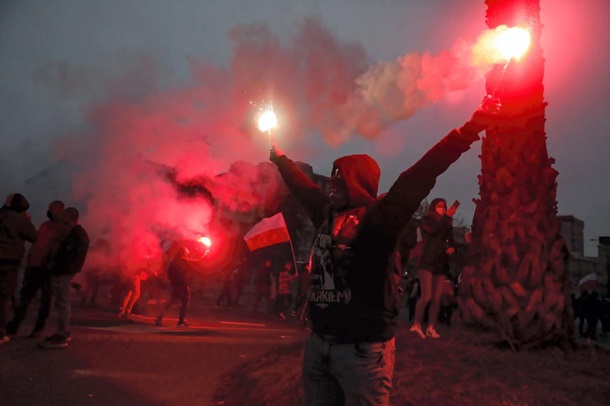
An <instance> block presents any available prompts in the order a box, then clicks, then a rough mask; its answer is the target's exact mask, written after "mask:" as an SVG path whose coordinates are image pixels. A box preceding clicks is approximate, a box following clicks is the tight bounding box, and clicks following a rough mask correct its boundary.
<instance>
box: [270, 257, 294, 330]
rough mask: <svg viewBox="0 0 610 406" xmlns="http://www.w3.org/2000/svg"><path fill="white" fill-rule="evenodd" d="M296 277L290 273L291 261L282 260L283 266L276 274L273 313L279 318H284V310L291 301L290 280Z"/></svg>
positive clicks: (288, 306)
mask: <svg viewBox="0 0 610 406" xmlns="http://www.w3.org/2000/svg"><path fill="white" fill-rule="evenodd" d="M296 277H297V275H296V274H294V275H293V273H292V262H290V261H286V262H284V266H283V267H282V269H281V270H280V272H279V274H278V276H277V284H276V286H277V292H276V295H275V314H276V315H277V317H278V318H279V319H280V320H286V311H287V310H288V309H289V308H290V304H291V301H292V289H291V283H292V280H293V279H295V278H296Z"/></svg>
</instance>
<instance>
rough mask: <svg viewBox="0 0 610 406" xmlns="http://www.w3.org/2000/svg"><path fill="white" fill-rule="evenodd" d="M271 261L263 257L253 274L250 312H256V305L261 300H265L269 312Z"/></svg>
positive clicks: (268, 312)
mask: <svg viewBox="0 0 610 406" xmlns="http://www.w3.org/2000/svg"><path fill="white" fill-rule="evenodd" d="M272 265H273V263H272V261H271V260H270V259H265V260H264V261H263V263H262V264H261V265H259V266H258V268H257V269H256V273H255V274H254V290H255V293H254V304H253V306H252V313H256V312H258V306H259V303H260V302H261V300H265V302H266V305H267V314H270V313H271V278H272Z"/></svg>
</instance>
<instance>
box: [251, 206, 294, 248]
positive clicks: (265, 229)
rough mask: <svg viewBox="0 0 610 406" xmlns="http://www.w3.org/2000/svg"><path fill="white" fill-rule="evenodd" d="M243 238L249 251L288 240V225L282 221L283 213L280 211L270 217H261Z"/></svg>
mask: <svg viewBox="0 0 610 406" xmlns="http://www.w3.org/2000/svg"><path fill="white" fill-rule="evenodd" d="M244 240H245V241H246V244H247V245H248V249H249V250H250V251H254V250H257V249H259V248H264V247H268V246H270V245H275V244H279V243H282V242H289V241H290V234H288V227H286V222H285V221H284V215H283V214H282V213H281V212H280V213H278V214H276V215H275V216H272V217H267V218H264V219H262V220H261V221H260V222H258V223H256V224H255V225H254V227H252V228H251V229H250V231H248V233H247V234H246V235H245V236H244Z"/></svg>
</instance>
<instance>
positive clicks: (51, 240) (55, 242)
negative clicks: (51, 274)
mask: <svg viewBox="0 0 610 406" xmlns="http://www.w3.org/2000/svg"><path fill="white" fill-rule="evenodd" d="M62 237H63V235H62V225H61V224H59V223H58V222H56V221H53V220H47V221H45V222H44V223H42V224H41V225H40V227H38V240H36V242H35V243H34V244H32V246H31V247H30V252H29V254H28V260H27V264H28V266H29V267H33V268H34V267H35V268H38V267H47V266H48V262H49V254H50V251H51V249H52V247H54V246H59V244H60V243H61V238H62Z"/></svg>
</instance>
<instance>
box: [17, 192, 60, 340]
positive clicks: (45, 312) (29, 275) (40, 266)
mask: <svg viewBox="0 0 610 406" xmlns="http://www.w3.org/2000/svg"><path fill="white" fill-rule="evenodd" d="M63 210H64V203H63V202H62V201H60V200H54V201H52V202H51V203H50V204H49V208H48V210H47V217H48V220H47V221H45V222H43V223H42V224H41V225H40V227H38V240H36V242H35V243H34V244H32V247H31V248H30V252H29V254H28V257H27V265H26V268H25V272H24V275H23V285H22V287H21V291H20V293H19V302H18V304H17V307H16V308H15V313H14V314H13V319H12V320H11V321H10V322H9V323H8V325H7V332H8V334H9V335H16V334H17V332H18V331H19V326H20V325H21V323H22V322H23V320H24V319H25V317H26V314H27V310H28V307H29V305H30V303H31V302H32V299H34V297H36V294H37V293H38V291H40V305H39V308H38V316H37V318H36V323H35V325H34V330H33V331H32V333H31V334H30V337H32V338H34V337H40V336H41V335H42V331H43V330H44V326H45V323H46V321H47V319H48V317H49V313H50V311H51V274H50V270H49V256H50V251H51V247H52V246H54V245H57V244H58V243H59V242H61V238H62V233H61V231H62V228H61V224H60V223H59V219H58V218H59V216H60V215H61V213H62V212H63Z"/></svg>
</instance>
